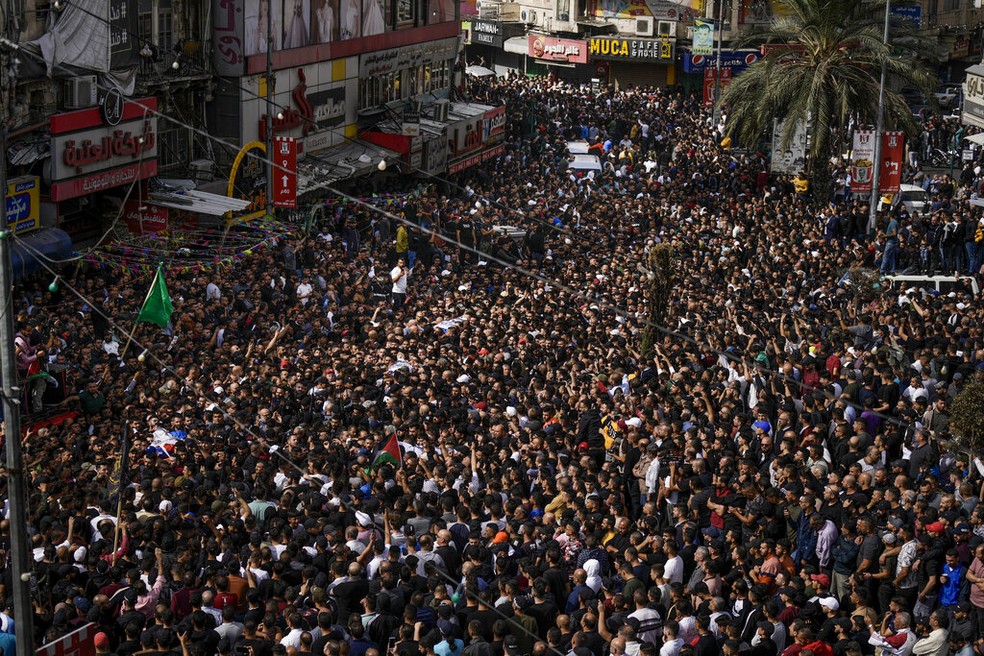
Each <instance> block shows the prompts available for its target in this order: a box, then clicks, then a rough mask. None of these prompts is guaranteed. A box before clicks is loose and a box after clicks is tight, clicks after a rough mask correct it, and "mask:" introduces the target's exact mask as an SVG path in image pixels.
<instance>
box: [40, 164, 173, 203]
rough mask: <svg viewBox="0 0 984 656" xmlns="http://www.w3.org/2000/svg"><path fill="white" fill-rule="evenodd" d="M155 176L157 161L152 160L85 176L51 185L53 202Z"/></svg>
mask: <svg viewBox="0 0 984 656" xmlns="http://www.w3.org/2000/svg"><path fill="white" fill-rule="evenodd" d="M155 175H157V160H156V159H152V160H150V161H149V162H147V161H145V162H143V163H141V164H137V163H134V164H128V165H126V166H123V167H120V168H118V169H110V170H108V171H100V172H98V173H93V174H91V175H83V176H81V177H78V178H72V179H71V180H66V181H65V182H53V183H52V184H51V200H53V201H55V202H56V203H57V202H61V201H63V200H68V199H69V198H78V197H79V196H88V195H89V194H94V193H96V192H99V191H105V190H106V189H112V188H113V187H119V186H121V185H125V184H130V183H131V182H133V181H134V180H146V179H147V178H152V177H154V176H155Z"/></svg>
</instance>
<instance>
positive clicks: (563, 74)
mask: <svg viewBox="0 0 984 656" xmlns="http://www.w3.org/2000/svg"><path fill="white" fill-rule="evenodd" d="M526 54H527V57H528V60H527V65H526V72H527V74H530V73H550V74H551V75H554V76H556V77H559V78H562V79H565V80H572V81H587V80H590V79H591V77H592V70H591V68H590V67H589V66H588V65H587V63H588V42H587V41H580V40H577V39H559V38H557V37H552V36H546V35H543V34H529V35H527V37H526Z"/></svg>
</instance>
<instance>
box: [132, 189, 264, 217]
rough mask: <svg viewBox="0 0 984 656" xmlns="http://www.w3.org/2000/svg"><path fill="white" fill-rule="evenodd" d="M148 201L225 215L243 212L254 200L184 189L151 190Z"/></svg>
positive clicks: (177, 208) (153, 203)
mask: <svg viewBox="0 0 984 656" xmlns="http://www.w3.org/2000/svg"><path fill="white" fill-rule="evenodd" d="M147 202H148V203H149V204H151V205H160V206H161V207H171V208H173V209H176V210H184V211H186V212H195V213H198V214H208V215H209V216H225V215H226V214H228V213H229V212H242V211H243V210H244V209H246V208H247V207H248V206H249V204H250V203H251V202H252V201H249V200H243V199H241V198H229V197H228V196H220V195H219V194H211V193H209V192H207V191H198V190H197V189H183V190H180V191H168V192H151V193H150V198H149V200H148V201H147Z"/></svg>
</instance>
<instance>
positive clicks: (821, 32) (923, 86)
mask: <svg viewBox="0 0 984 656" xmlns="http://www.w3.org/2000/svg"><path fill="white" fill-rule="evenodd" d="M778 4H779V5H780V6H781V9H780V10H779V11H777V14H778V15H779V16H780V17H778V18H776V19H775V20H774V21H773V22H772V23H771V24H770V25H768V26H766V27H764V28H763V29H761V30H756V31H753V32H751V33H749V34H748V35H746V36H745V37H744V38H742V39H741V40H740V41H741V42H744V43H745V44H748V43H752V42H754V43H766V44H771V47H770V48H768V49H767V52H766V56H764V57H763V58H762V59H761V60H759V61H758V62H756V63H755V64H753V65H752V66H750V67H749V68H748V69H746V70H745V71H744V72H742V73H741V74H740V75H738V76H737V77H735V79H734V81H733V82H732V83H731V85H730V86H729V87H728V89H727V90H726V91H725V93H724V94H723V96H722V103H723V104H724V105H725V106H726V107H727V108H728V123H727V131H728V133H729V134H730V135H732V137H733V138H736V139H737V141H738V142H740V143H744V144H754V143H757V142H758V140H759V139H760V137H761V136H762V135H763V134H764V133H765V132H766V131H767V130H771V127H772V121H773V119H778V120H780V121H782V120H785V125H784V131H783V134H782V143H783V147H784V148H786V147H788V146H789V144H790V143H791V142H792V140H793V135H794V133H795V130H796V126H797V124H798V123H801V122H802V121H807V122H808V124H809V125H810V126H811V127H810V139H811V143H810V146H809V150H808V163H809V167H810V170H811V172H812V173H813V175H814V181H815V185H814V187H815V188H816V189H818V190H820V191H821V193H824V190H826V189H829V186H828V185H826V184H823V183H824V182H825V180H824V178H826V177H827V176H828V167H827V166H826V163H827V162H828V161H829V159H830V155H831V152H832V145H833V139H834V133H835V131H837V130H846V129H847V127H848V125H849V123H850V121H851V119H854V120H855V121H856V123H857V124H859V125H862V126H863V125H865V124H870V125H874V123H875V121H876V120H877V112H878V90H879V86H880V76H881V68H882V64H883V63H884V64H885V67H886V72H887V82H886V85H885V105H884V106H885V127H886V129H892V128H894V129H901V130H904V131H905V132H906V133H907V134H908V135H909V136H910V137H912V136H914V135H915V134H917V131H916V124H915V121H914V120H913V117H912V112H911V111H910V110H909V108H908V105H907V104H906V102H905V100H904V99H903V98H902V96H901V95H899V94H898V93H897V92H896V91H893V89H901V88H905V87H915V88H917V89H919V90H921V91H923V92H924V93H925V94H927V95H928V96H929V97H932V94H931V93H930V92H931V91H932V90H933V89H935V86H936V80H935V77H934V76H933V75H932V74H931V73H930V72H929V71H928V70H927V69H926V68H925V67H924V66H923V64H922V63H921V62H920V61H919V59H918V56H917V55H918V53H919V50H920V49H923V51H924V52H925V48H926V47H927V44H926V42H925V40H922V39H919V38H917V37H915V36H914V35H912V34H911V33H906V34H904V35H902V38H899V36H900V30H898V29H895V28H894V27H893V37H892V42H891V43H890V44H889V45H886V44H885V43H883V41H882V38H883V30H884V12H885V4H884V2H882V1H878V0H876V1H874V2H864V1H862V0H778ZM844 136H847V135H844Z"/></svg>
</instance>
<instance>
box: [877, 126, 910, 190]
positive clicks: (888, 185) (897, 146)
mask: <svg viewBox="0 0 984 656" xmlns="http://www.w3.org/2000/svg"><path fill="white" fill-rule="evenodd" d="M903 157H905V135H904V134H903V133H901V132H886V133H884V134H882V149H881V170H880V171H879V175H878V192H879V193H882V194H897V193H899V184H900V183H901V182H902V158H903Z"/></svg>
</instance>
